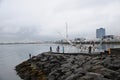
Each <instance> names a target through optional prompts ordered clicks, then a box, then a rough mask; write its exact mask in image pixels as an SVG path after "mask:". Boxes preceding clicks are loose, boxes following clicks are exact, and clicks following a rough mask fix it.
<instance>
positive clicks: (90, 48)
mask: <svg viewBox="0 0 120 80" xmlns="http://www.w3.org/2000/svg"><path fill="white" fill-rule="evenodd" d="M88 49H89V52H88V53H90V54H91V50H92V47H91V46H89V47H88Z"/></svg>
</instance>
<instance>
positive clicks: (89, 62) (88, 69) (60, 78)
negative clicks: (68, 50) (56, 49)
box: [16, 52, 120, 80]
mask: <svg viewBox="0 0 120 80" xmlns="http://www.w3.org/2000/svg"><path fill="white" fill-rule="evenodd" d="M16 71H17V73H18V75H19V76H20V77H21V78H22V79H24V80H120V56H118V55H117V56H116V55H108V56H107V55H102V56H100V55H96V56H92V55H82V54H81V55H80V54H78V55H72V54H56V53H50V52H46V53H42V54H39V55H38V56H34V57H32V58H31V59H29V60H27V61H25V62H23V63H21V64H19V65H17V66H16Z"/></svg>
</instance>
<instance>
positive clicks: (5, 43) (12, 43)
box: [0, 41, 120, 45]
mask: <svg viewBox="0 0 120 80" xmlns="http://www.w3.org/2000/svg"><path fill="white" fill-rule="evenodd" d="M80 43H81V44H91V42H90V41H89V42H73V44H80ZM14 44H69V43H68V42H8V43H7V42H4V43H0V45H14ZM94 44H100V42H95V43H94ZM102 44H120V42H102Z"/></svg>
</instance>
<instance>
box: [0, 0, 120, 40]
mask: <svg viewBox="0 0 120 80" xmlns="http://www.w3.org/2000/svg"><path fill="white" fill-rule="evenodd" d="M66 22H67V24H68V34H69V38H75V37H85V38H95V37H96V29H97V28H100V27H103V28H105V29H106V33H107V34H113V35H120V31H119V30H120V0H0V41H1V42H2V41H39V40H57V39H62V37H61V35H63V36H65V31H66V30H65V29H66V25H65V23H66ZM58 32H60V33H61V35H60V34H59V33H58Z"/></svg>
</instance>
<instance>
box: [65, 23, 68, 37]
mask: <svg viewBox="0 0 120 80" xmlns="http://www.w3.org/2000/svg"><path fill="white" fill-rule="evenodd" d="M65 24H66V39H68V24H67V22H66V23H65Z"/></svg>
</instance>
